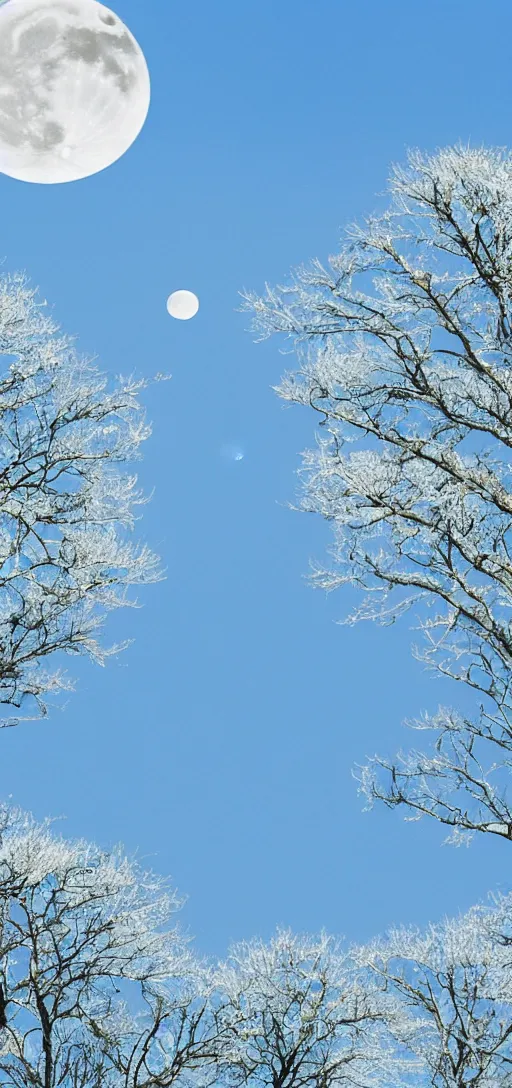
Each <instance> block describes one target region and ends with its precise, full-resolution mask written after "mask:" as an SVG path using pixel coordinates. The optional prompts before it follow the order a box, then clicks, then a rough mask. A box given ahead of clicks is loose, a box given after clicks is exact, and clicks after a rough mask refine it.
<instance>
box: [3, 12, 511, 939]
mask: <svg viewBox="0 0 512 1088" xmlns="http://www.w3.org/2000/svg"><path fill="white" fill-rule="evenodd" d="M115 10H116V12H117V14H118V15H119V16H120V17H121V18H122V19H123V20H124V21H125V22H126V23H127V25H128V26H129V27H130V29H131V30H132V32H133V33H134V34H135V36H136V38H137V39H138V41H139V42H140V44H141V46H142V48H143V50H144V52H145V55H146V59H147V62H148V66H149V69H150V74H151V79H152V104H151V108H150V113H149V116H148V120H147V122H146V125H145V127H144V129H143V131H142V133H141V135H140V137H139V138H138V140H137V141H136V143H135V144H134V145H133V147H132V148H131V149H130V150H129V152H128V153H127V154H126V155H125V156H124V157H123V158H122V159H121V160H120V161H119V162H117V163H116V164H115V165H114V166H112V167H111V168H109V169H108V170H106V171H104V172H103V173H101V174H98V175H96V176H95V177H92V178H87V179H85V180H83V181H79V182H75V183H73V184H67V185H54V186H37V185H29V184H25V183H22V182H18V181H14V180H11V179H9V178H7V177H2V176H0V201H1V204H2V209H3V214H2V231H1V245H0V256H3V257H4V258H5V262H4V266H3V267H4V269H6V270H9V271H15V270H21V269H24V270H26V271H27V273H28V274H29V276H30V278H31V280H32V282H33V283H34V285H38V286H39V287H40V290H41V293H42V295H43V297H45V298H47V299H48V302H49V303H50V304H51V305H52V306H53V308H54V309H53V312H54V316H55V317H56V319H57V320H58V321H59V322H60V324H61V325H62V328H63V330H64V331H65V332H67V333H69V334H71V335H76V337H77V346H78V347H79V349H80V350H81V351H83V352H84V353H86V354H88V355H96V356H97V359H98V364H99V365H100V366H101V368H102V369H104V370H106V371H107V372H109V373H111V374H112V375H115V374H117V373H119V372H122V373H125V374H126V373H129V372H132V371H136V372H137V373H139V374H141V375H148V376H149V375H151V374H153V373H156V372H157V371H169V372H170V373H172V381H170V382H168V383H167V384H164V385H158V386H156V387H154V388H152V389H150V390H149V391H148V392H147V393H146V394H145V395H144V399H145V403H146V405H147V410H148V416H149V418H150V419H151V420H152V422H153V428H154V430H153V436H152V438H151V439H150V440H149V441H148V442H147V443H146V444H145V448H144V460H143V462H142V463H141V465H140V467H139V479H140V481H141V483H142V485H143V487H144V488H145V490H146V491H147V492H149V491H151V490H152V489H153V488H154V496H153V498H152V501H151V503H150V504H149V506H147V507H146V508H145V511H144V518H143V521H142V522H141V523H140V525H139V532H140V533H141V534H142V535H143V537H144V538H145V539H146V540H147V541H148V543H149V544H150V545H151V546H152V547H153V548H154V549H155V550H157V551H158V552H159V553H160V555H161V556H162V559H163V563H164V565H165V567H166V568H167V580H166V581H165V582H163V583H162V584H160V585H158V586H152V587H148V588H147V589H144V590H143V591H142V592H140V593H139V594H138V596H139V600H140V602H141V603H142V604H143V605H144V607H143V608H142V609H141V610H140V611H130V610H125V611H122V612H118V613H116V614H115V616H114V617H113V618H112V619H111V621H110V622H109V624H108V627H107V635H108V636H109V638H111V640H112V641H114V640H115V639H116V638H118V637H126V636H133V637H134V639H135V643H134V645H133V646H132V647H131V648H130V649H129V650H128V651H126V652H125V653H124V654H123V655H122V656H120V657H119V658H118V659H117V660H114V661H112V660H111V662H110V663H109V664H108V665H107V667H106V668H105V669H99V668H98V667H96V666H93V665H90V664H88V663H86V662H82V661H78V662H77V661H76V660H74V659H72V658H70V659H69V671H70V672H71V673H72V674H73V675H74V676H76V678H77V689H76V692H75V694H74V695H72V696H70V697H69V700H68V702H67V705H66V708H65V709H64V710H63V711H59V712H54V713H53V715H52V717H51V719H50V720H49V721H47V722H43V723H29V724H25V725H22V726H20V727H19V728H18V729H11V730H5V731H4V732H3V733H1V734H0V745H1V751H0V795H1V796H2V797H3V798H4V799H5V798H7V797H8V796H9V795H11V799H12V801H13V802H14V803H16V804H18V805H20V806H22V807H23V808H25V809H28V810H30V811H32V812H33V813H34V814H35V816H36V817H37V818H40V819H42V818H43V817H45V816H46V815H52V816H65V817H66V819H65V821H63V822H62V823H61V824H57V825H56V827H60V828H61V830H62V831H63V832H64V833H65V834H69V835H71V836H79V837H82V836H83V837H85V838H88V839H92V840H95V841H96V842H98V843H99V844H100V845H101V846H102V847H108V846H109V845H112V844H114V843H118V842H123V843H124V845H125V847H126V850H127V852H128V853H130V854H132V853H134V852H136V851H137V852H138V854H139V857H144V858H145V859H146V863H147V864H148V865H149V866H151V867H153V868H155V869H157V870H158V871H160V872H161V873H164V874H167V875H169V876H170V877H171V878H172V881H173V883H174V885H175V886H176V887H177V888H178V890H179V891H180V893H182V894H183V895H187V896H188V901H187V903H186V906H185V907H184V909H183V911H182V913H181V921H182V923H183V924H184V925H185V927H187V928H188V929H189V931H190V933H191V934H194V935H195V937H196V945H197V947H198V949H199V951H200V952H202V953H205V954H209V955H213V956H223V955H224V954H225V953H226V951H227V947H228V945H229V943H230V942H231V941H233V940H240V939H243V938H249V937H251V936H253V935H261V936H262V937H264V938H268V937H270V936H271V934H272V932H273V931H274V928H275V926H276V924H282V925H289V926H291V927H292V928H293V929H294V930H295V931H309V932H316V931H318V930H319V929H321V928H322V927H324V926H325V927H326V928H327V929H328V930H329V931H330V932H332V933H335V934H337V935H345V936H346V937H347V939H348V940H350V941H352V940H364V939H368V938H370V937H371V936H372V935H373V934H376V933H378V932H382V931H383V930H385V929H386V927H387V926H389V925H391V924H393V923H400V922H403V923H414V924H418V925H424V924H426V923H427V922H428V921H430V920H431V921H435V920H436V919H439V918H441V917H442V916H444V915H445V914H454V913H456V912H458V911H459V910H460V909H466V908H468V907H469V906H470V904H471V903H473V902H475V901H477V900H481V899H483V898H484V897H485V896H486V893H487V892H488V891H489V890H490V889H492V888H497V887H502V888H506V887H508V886H509V885H508V884H507V878H508V870H507V868H506V866H505V855H506V856H507V858H508V854H506V852H507V850H508V849H509V848H508V847H507V845H505V844H504V843H502V842H501V841H493V840H492V841H488V840H487V839H483V840H482V841H475V842H474V844H473V845H472V846H471V847H470V848H469V849H468V850H465V849H459V850H456V849H454V848H453V847H450V846H443V847H442V846H441V843H442V841H443V838H444V837H445V833H444V831H443V829H442V828H441V827H440V826H439V825H437V824H433V823H427V822H421V823H404V821H403V818H402V815H401V813H400V811H396V812H391V813H390V812H388V811H387V810H384V809H382V808H377V809H375V810H374V811H373V812H372V813H363V812H362V802H361V799H360V798H359V797H358V796H357V793H356V783H355V782H354V781H353V779H352V777H351V768H352V766H353V765H354V763H355V762H357V761H360V762H363V761H364V758H365V756H367V755H372V754H373V753H374V752H375V751H378V752H380V753H382V754H387V755H392V754H393V753H394V752H395V751H396V750H397V749H398V748H399V747H400V746H403V747H408V746H412V745H413V744H414V742H415V741H416V744H418V742H420V741H422V739H423V738H422V737H421V736H420V737H419V738H418V737H417V736H416V735H415V734H414V733H412V732H411V731H410V730H408V729H406V728H404V726H403V725H402V722H403V720H404V719H405V718H407V717H409V718H410V717H414V716H417V715H419V714H420V713H421V711H422V710H429V711H431V712H433V711H435V709H436V708H437V706H438V704H439V702H445V703H452V705H455V706H458V707H459V708H462V709H466V710H471V709H474V706H475V704H474V701H473V699H472V696H471V695H470V694H469V693H467V692H464V691H463V690H462V689H460V690H459V688H458V687H457V686H456V685H455V684H450V683H449V682H448V681H443V680H441V679H434V678H433V677H431V676H429V674H427V673H426V672H425V671H424V669H423V666H422V665H421V664H420V663H418V662H416V661H415V660H414V659H413V658H412V656H411V654H410V649H409V647H410V644H411V642H412V641H414V639H415V637H417V636H416V635H415V633H414V632H411V631H410V630H409V628H410V626H411V625H412V624H413V623H414V616H413V615H411V616H410V617H406V618H405V620H402V621H401V623H400V624H397V625H396V626H394V627H392V628H379V627H375V626H372V625H369V624H361V625H359V626H356V627H353V628H349V627H340V626H338V625H336V623H335V620H336V619H338V618H341V617H343V616H344V615H345V614H346V611H347V608H348V607H349V605H350V603H351V602H352V603H353V602H354V601H355V600H356V599H357V598H356V595H355V594H354V593H353V592H352V591H348V592H346V593H342V592H339V593H337V594H334V595H331V596H330V597H328V598H327V597H325V595H324V594H322V593H321V592H319V591H316V592H315V591H313V590H312V589H310V588H309V587H308V586H307V584H306V582H305V580H304V577H303V576H304V575H305V574H307V571H308V564H309V560H310V558H316V559H320V560H321V559H324V558H325V548H326V546H327V545H328V544H329V542H330V539H331V538H330V530H329V527H328V526H327V525H326V524H324V523H323V522H322V521H321V520H320V519H317V520H315V518H313V517H309V516H305V515H300V514H298V513H294V512H292V511H290V510H289V509H287V507H286V503H287V502H289V501H292V500H293V498H294V496H295V494H296V488H297V480H296V477H295V476H294V472H295V470H296V468H297V467H298V465H299V463H300V459H299V456H298V455H299V453H300V451H301V450H302V449H304V448H305V447H307V446H310V445H311V444H312V442H313V440H314V428H315V418H314V416H313V413H308V412H307V411H306V410H305V409H301V408H299V407H296V406H293V407H291V408H287V407H286V406H285V405H284V402H282V401H280V400H279V399H278V398H277V396H276V395H275V394H274V393H273V391H272V388H271V386H272V385H273V384H276V383H277V382H278V381H279V379H280V377H281V374H282V372H283V370H284V369H287V368H288V367H289V366H291V365H293V359H291V358H286V357H285V356H283V355H282V354H280V353H279V349H280V348H281V349H282V348H283V347H284V346H285V345H284V343H282V342H279V341H278V340H273V341H270V342H267V343H265V344H263V345H254V344H253V342H252V338H251V336H250V335H249V334H248V333H247V331H246V328H247V324H248V317H247V315H244V314H240V313H238V312H236V308H237V306H238V305H239V298H238V295H237V292H238V291H239V290H240V289H242V288H244V287H246V288H250V289H255V290H258V289H262V288H263V285H264V282H265V280H267V281H268V282H270V283H275V282H282V281H283V280H284V279H286V277H287V275H288V271H289V269H290V268H291V267H293V266H294V265H295V264H298V263H300V262H302V261H307V260H309V258H312V257H315V256H317V257H319V258H320V259H322V260H325V259H326V257H327V256H328V254H329V253H332V252H334V251H335V250H336V248H337V245H338V241H339V238H340V236H341V231H342V228H343V226H344V224H346V223H347V222H350V221H351V220H353V219H355V218H359V217H361V216H363V215H364V214H366V213H369V212H371V211H372V210H374V209H375V208H377V207H380V206H382V198H381V197H377V196H376V195H375V194H377V193H379V192H382V190H383V189H384V187H385V183H386V178H387V174H388V167H389V164H390V163H391V162H393V161H401V160H403V159H404V158H405V153H406V149H407V148H408V147H420V148H421V149H423V150H425V151H434V150H435V149H436V147H441V146H445V145H447V144H453V143H455V142H457V141H458V140H464V141H468V140H469V141H470V142H471V143H472V144H476V145H478V144H482V143H484V144H486V145H489V146H495V145H499V146H502V145H507V144H510V143H511V142H512V138H511V130H512V119H511V93H510V92H511V83H512V71H511V67H510V64H509V63H508V52H509V46H508V45H507V44H506V43H507V42H508V41H509V40H510V37H511V32H512V14H511V11H510V4H509V2H508V0H487V4H486V5H485V17H484V15H483V12H484V5H483V4H482V3H481V2H480V3H478V2H476V0H465V2H464V3H462V0H461V2H455V0H429V2H428V3H427V4H411V3H410V0H387V3H385V4H383V3H381V2H380V0H379V2H376V0H366V2H365V3H359V4H348V3H346V2H344V0H293V2H292V0H279V2H277V0H244V2H243V3H240V0H218V3H216V4H212V3H211V2H210V0H196V3H194V4H183V5H180V4H178V3H177V2H175V0H172V2H169V3H167V2H164V0H151V3H144V4H142V3H136V0H118V3H117V4H116V5H115ZM484 18H485V25H484ZM180 288H187V289H189V290H192V291H194V292H196V293H197V294H198V296H199V298H200V301H201V308H200V311H199V314H198V316H197V317H196V318H194V320H193V321H190V322H179V321H173V320H172V319H171V318H170V317H169V315H168V314H167V311H166V300H167V296H168V295H169V293H170V292H171V291H173V290H177V289H180ZM230 444H233V445H238V446H239V447H240V448H241V449H242V450H243V451H244V454H245V456H244V458H243V459H242V460H239V461H234V460H232V459H230V458H229V457H227V456H225V454H224V452H223V448H224V447H225V446H226V445H230Z"/></svg>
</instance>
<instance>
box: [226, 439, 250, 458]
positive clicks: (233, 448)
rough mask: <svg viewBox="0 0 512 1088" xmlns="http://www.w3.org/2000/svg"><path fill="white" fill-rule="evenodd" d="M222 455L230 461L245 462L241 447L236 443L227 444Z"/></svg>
mask: <svg viewBox="0 0 512 1088" xmlns="http://www.w3.org/2000/svg"><path fill="white" fill-rule="evenodd" d="M221 453H222V456H223V457H226V458H227V460H228V461H243V459H244V457H245V454H244V451H243V449H242V448H241V446H238V445H237V444H236V443H234V442H226V443H225V444H224V445H223V447H222V449H221Z"/></svg>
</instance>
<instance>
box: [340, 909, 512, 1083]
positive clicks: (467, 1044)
mask: <svg viewBox="0 0 512 1088" xmlns="http://www.w3.org/2000/svg"><path fill="white" fill-rule="evenodd" d="M511 922H512V898H511V896H510V895H509V896H502V897H500V899H499V900H497V902H496V905H495V907H493V908H484V907H475V908H473V909H471V910H470V911H469V912H468V913H467V914H465V915H463V916H461V917H459V918H455V919H448V920H445V921H443V922H441V923H440V924H438V925H431V926H429V927H428V929H427V930H426V931H425V932H423V933H422V932H421V931H420V930H418V929H412V928H407V927H401V928H396V929H392V930H390V931H389V933H388V934H387V935H386V937H385V938H382V939H377V940H375V941H372V942H371V943H370V944H368V945H366V946H364V947H359V948H353V949H351V950H350V951H351V956H352V958H353V960H354V962H355V963H357V964H359V966H360V967H361V969H362V972H363V973H362V975H361V978H360V982H361V984H362V985H366V986H367V985H371V984H372V983H373V982H375V983H376V984H377V986H378V987H379V988H380V990H381V994H382V999H383V1004H382V1006H381V1010H382V1012H384V1010H386V1009H387V1010H388V1013H389V1035H388V1038H387V1039H382V1041H381V1045H382V1047H383V1051H384V1052H386V1053H387V1055H388V1062H389V1063H390V1066H391V1068H392V1066H393V1060H392V1057H391V1055H394V1056H395V1058H396V1061H397V1068H396V1070H393V1071H392V1075H391V1077H390V1078H388V1076H387V1074H386V1075H383V1076H382V1079H381V1078H380V1077H378V1078H377V1084H379V1085H381V1086H382V1088H388V1086H389V1088H402V1086H404V1088H405V1086H409V1088H510V1085H512V975H511V970H510V966H511V965H510V949H509V948H508V947H507V935H508V936H510V931H511ZM407 1059H410V1070H409V1072H407V1071H406V1070H404V1064H405V1063H406V1061H407Z"/></svg>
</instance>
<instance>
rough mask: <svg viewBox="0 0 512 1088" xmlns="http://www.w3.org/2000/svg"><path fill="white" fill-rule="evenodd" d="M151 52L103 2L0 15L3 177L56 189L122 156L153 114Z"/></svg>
mask: <svg viewBox="0 0 512 1088" xmlns="http://www.w3.org/2000/svg"><path fill="white" fill-rule="evenodd" d="M149 100H150V82H149V73H148V69H147V65H146V61H145V59H144V54H143V52H142V50H141V48H140V46H139V44H138V43H137V42H136V40H135V38H134V37H133V35H132V34H131V33H130V31H129V30H128V28H127V27H126V26H125V25H124V23H122V22H121V20H120V19H119V18H118V16H117V15H115V14H114V12H113V11H110V9H109V8H106V7H104V6H103V4H99V3H97V0H7V3H4V4H3V5H2V6H1V7H0V172H1V173H3V174H8V176H9V177H11V178H17V179H18V180H19V181H29V182H35V183H38V184H42V185H51V184H55V183H57V182H64V181H78V180H79V179H80V178H87V177H90V175H91V174H96V173H98V171H100V170H105V168H106V167H107V166H111V164H112V163H113V162H116V160H117V159H119V158H121V155H124V153H125V151H127V150H128V148H129V147H130V145H131V144H132V143H133V141H134V140H135V139H136V137H137V136H138V134H139V132H140V130H141V128H142V126H143V124H144V121H145V120H146V115H147V112H148V109H149Z"/></svg>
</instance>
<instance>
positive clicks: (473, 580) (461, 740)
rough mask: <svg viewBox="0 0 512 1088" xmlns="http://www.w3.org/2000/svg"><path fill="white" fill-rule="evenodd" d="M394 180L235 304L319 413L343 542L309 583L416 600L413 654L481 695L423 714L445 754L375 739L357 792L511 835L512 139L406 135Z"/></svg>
mask: <svg viewBox="0 0 512 1088" xmlns="http://www.w3.org/2000/svg"><path fill="white" fill-rule="evenodd" d="M389 192H390V206H389V209H388V210H387V211H386V212H384V213H383V214H379V215H375V216H373V217H370V218H368V219H367V220H366V221H365V222H364V223H363V225H362V226H352V227H350V228H349V229H348V231H347V237H346V240H345V242H344V243H343V245H342V248H341V251H340V252H339V253H338V254H337V255H336V256H334V257H331V258H330V259H329V262H328V267H327V268H324V267H323V266H322V265H321V264H320V262H318V261H315V262H314V263H313V264H312V265H311V266H310V267H304V268H300V269H298V270H297V271H296V272H295V274H294V276H293V278H292V280H291V282H290V283H289V284H288V285H285V286H283V287H278V288H275V289H274V288H270V287H268V286H267V288H266V293H265V295H264V296H263V297H258V296H257V295H254V294H250V293H247V292H246V293H244V295H243V299H244V302H243V308H244V309H247V310H249V311H251V312H252V314H253V327H254V329H255V331H256V332H257V333H258V335H259V337H260V338H264V337H266V336H268V335H270V334H271V333H274V332H281V333H285V334H287V336H288V337H291V338H292V340H293V342H294V348H295V350H296V354H297V358H298V364H299V365H298V369H297V370H296V371H295V372H291V373H288V374H287V375H286V376H285V377H284V380H283V381H282V383H281V385H280V386H279V387H278V389H277V392H278V393H279V394H280V396H281V397H283V398H284V399H285V400H286V401H292V402H296V403H298V404H302V405H308V406H311V407H312V408H314V410H315V412H317V413H318V415H319V417H320V428H321V432H319V437H318V441H317V447H316V449H313V450H309V451H306V453H305V454H304V455H303V458H304V459H303V467H302V469H301V470H300V473H301V474H302V477H303V482H304V490H303V494H302V498H301V502H300V508H301V509H303V510H306V511H310V512H314V513H318V514H320V515H321V516H322V517H324V518H326V519H327V520H329V521H330V522H332V525H333V529H334V538H335V544H334V548H333V558H334V564H333V567H332V569H331V570H324V569H321V568H315V569H314V571H313V574H312V579H313V582H314V584H316V585H317V586H320V587H322V588H324V589H326V590H331V589H334V588H336V587H341V586H344V585H352V586H356V587H361V588H362V589H363V590H365V591H366V595H365V596H364V599H362V601H361V602H360V604H359V605H358V607H357V608H356V609H355V611H354V612H353V613H351V614H350V615H349V616H348V617H347V619H346V620H345V621H344V622H346V623H354V622H356V621H357V620H360V619H375V620H377V621H379V622H380V623H383V624H389V623H392V622H394V621H395V620H396V619H397V617H399V616H400V615H401V614H402V613H404V612H406V611H407V610H408V609H409V608H410V607H411V605H412V604H413V603H416V604H417V605H418V606H419V609H420V612H419V624H420V628H421V629H422V630H423V632H424V635H425V636H426V644H425V646H424V648H423V649H422V650H419V649H418V648H416V647H415V648H414V653H415V655H416V656H417V657H419V659H420V660H424V661H425V662H426V664H427V665H428V666H430V667H432V668H433V669H437V670H439V671H440V672H441V673H442V674H444V675H447V676H450V677H453V678H455V679H456V680H462V681H464V682H465V683H466V684H467V685H470V686H471V687H472V688H473V689H475V691H476V692H479V693H483V695H484V701H483V702H482V703H481V704H480V713H479V716H478V715H477V716H476V720H470V719H468V718H467V717H465V716H463V715H461V714H458V713H457V712H456V711H454V710H452V709H450V708H448V709H446V708H444V707H441V708H440V709H439V712H438V713H437V715H435V716H432V717H429V716H428V715H427V716H425V718H424V719H423V720H420V721H418V722H416V723H412V724H415V726H416V727H418V728H423V729H432V730H433V731H434V732H435V734H437V739H436V744H435V751H434V753H433V754H432V755H426V754H423V753H418V752H413V753H412V754H410V755H409V756H403V755H399V757H398V759H397V760H395V761H394V762H393V761H387V760H384V759H380V757H377V758H376V759H375V760H372V761H371V762H370V763H369V764H368V765H367V766H366V767H364V768H363V772H362V775H361V788H362V790H363V792H364V793H365V794H366V796H367V798H368V800H369V803H370V804H371V803H372V802H373V800H374V799H375V798H379V799H381V800H383V801H384V802H385V803H387V804H388V805H390V806H394V805H403V806H405V808H406V810H407V811H408V812H409V813H411V812H412V813H413V816H417V817H418V818H419V817H421V815H422V814H425V813H427V814H430V815H431V816H434V817H435V818H437V819H438V820H440V821H441V822H443V823H445V824H447V825H449V826H450V827H451V829H452V833H451V837H452V841H453V840H454V841H459V837H460V836H461V835H464V838H465V839H466V841H467V839H468V838H469V837H470V836H471V833H472V832H474V831H475V830H479V831H482V832H489V833H492V834H496V835H500V836H503V837H504V838H506V839H508V840H512V807H511V805H510V803H509V801H508V800H507V797H506V792H505V790H504V788H503V777H504V776H503V775H501V778H500V774H499V773H498V777H497V779H495V780H494V782H492V781H491V778H490V775H491V773H492V772H494V771H496V770H498V769H499V768H501V769H502V770H504V772H505V776H508V772H509V767H510V752H511V749H512V684H511V681H512V671H511V666H512V626H511V620H512V612H511V606H512V556H511V543H512V541H511V526H512V482H511V464H510V449H511V446H512V156H511V155H510V154H509V153H507V152H505V151H500V150H485V149H481V150H478V149H471V148H469V147H462V146H458V147H455V148H449V149H446V150H442V151H440V152H438V153H436V154H435V155H432V156H428V155H422V154H420V153H419V152H414V153H411V154H410V155H409V162H408V166H407V167H405V168H401V167H396V168H394V170H393V172H392V176H391V179H390V183H389ZM350 444H354V446H355V448H353V450H352V451H351V452H348V451H347V447H348V446H349V445H350ZM408 724H411V723H408ZM488 764H492V766H491V767H490V768H489V767H488V766H486V765H488ZM379 766H380V767H384V768H385V769H386V771H387V772H389V773H388V775H387V776H386V781H385V782H384V783H383V782H382V780H381V776H380V772H379Z"/></svg>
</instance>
